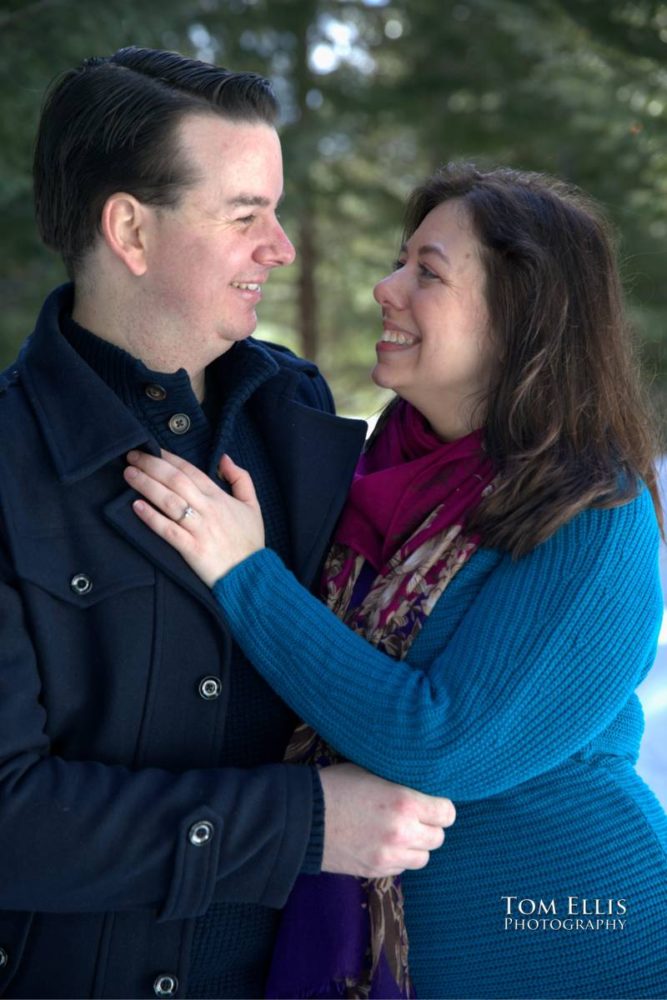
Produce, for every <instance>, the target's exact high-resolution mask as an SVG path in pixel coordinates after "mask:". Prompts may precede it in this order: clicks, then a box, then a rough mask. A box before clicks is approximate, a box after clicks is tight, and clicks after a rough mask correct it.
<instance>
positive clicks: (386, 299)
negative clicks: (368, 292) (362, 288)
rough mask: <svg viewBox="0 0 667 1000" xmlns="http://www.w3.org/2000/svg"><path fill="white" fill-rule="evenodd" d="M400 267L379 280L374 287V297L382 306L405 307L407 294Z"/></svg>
mask: <svg viewBox="0 0 667 1000" xmlns="http://www.w3.org/2000/svg"><path fill="white" fill-rule="evenodd" d="M400 273H401V272H400V269H399V270H398V271H392V272H391V274H388V275H387V277H386V278H382V279H381V280H380V281H378V283H377V285H376V286H375V288H374V289H373V298H374V299H375V301H376V302H377V303H378V305H380V306H383V307H384V306H391V307H393V308H394V309H401V308H403V306H402V303H403V301H404V298H405V295H404V291H403V285H402V282H401V280H400Z"/></svg>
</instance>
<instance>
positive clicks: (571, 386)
mask: <svg viewBox="0 0 667 1000" xmlns="http://www.w3.org/2000/svg"><path fill="white" fill-rule="evenodd" d="M454 198H456V199H459V200H460V201H461V202H462V203H463V204H464V205H465V208H466V210H467V212H468V217H469V219H470V221H471V224H472V228H473V231H474V232H475V234H476V236H477V238H478V240H479V242H480V244H481V248H482V261H483V264H484V268H485V272H486V289H485V291H486V300H487V305H488V310H489V317H490V333H491V336H492V338H493V340H494V342H495V344H496V349H497V354H498V364H497V370H496V373H495V375H494V379H493V383H492V385H491V386H490V388H489V392H488V395H487V396H486V397H485V399H484V400H482V401H480V406H481V407H483V412H484V434H485V446H486V449H487V451H488V453H489V454H490V456H491V457H492V458H493V459H494V461H495V463H496V465H497V468H498V470H499V473H500V475H499V477H498V480H497V485H496V488H495V490H494V491H493V493H492V494H491V495H490V496H488V497H487V498H486V499H485V500H484V501H483V502H482V504H481V505H480V507H479V508H478V509H477V511H476V512H475V514H474V515H473V517H472V518H471V519H470V522H469V524H468V527H469V528H470V529H475V530H478V531H480V532H481V533H482V536H483V538H484V544H485V545H489V546H492V547H496V548H501V549H505V550H507V551H510V552H511V553H512V554H513V555H514V556H515V557H519V556H521V555H524V554H525V553H527V552H529V551H530V550H531V549H533V548H534V547H535V546H536V545H539V544H540V542H543V541H544V540H545V539H547V538H549V537H550V536H551V535H553V533H554V532H555V531H556V530H557V529H558V528H559V527H560V526H561V525H562V524H564V523H565V522H566V521H569V520H570V518H572V517H574V516H575V514H577V513H579V512H580V511H582V510H584V509H585V508H587V507H615V506H619V505H621V504H623V503H626V502H627V501H628V500H630V499H631V498H632V497H633V496H635V495H636V493H637V491H638V490H639V489H640V488H641V481H643V482H644V483H646V485H647V486H648V488H649V490H650V492H651V495H652V497H653V503H654V506H655V510H656V515H657V518H658V521H659V523H660V526H661V529H662V509H661V504H660V497H659V494H658V487H657V481H656V470H655V457H656V454H657V450H658V436H657V431H656V425H655V422H654V419H653V416H652V413H651V408H650V406H649V403H648V400H647V398H646V396H645V393H644V391H643V389H642V385H641V381H640V375H639V365H638V360H637V357H636V353H635V345H634V340H633V336H632V332H631V330H630V328H629V324H628V321H627V317H626V314H625V309H624V303H623V292H622V288H621V280H620V276H619V271H618V265H617V261H616V251H615V246H614V240H613V238H612V235H611V233H610V229H609V226H608V224H607V223H606V221H605V220H604V218H603V217H602V216H601V214H600V212H599V211H598V209H597V207H595V206H594V205H593V204H592V203H591V201H590V200H589V199H588V198H586V197H585V196H584V195H583V194H582V193H581V192H580V191H579V190H577V189H576V188H573V187H571V186H568V185H566V184H564V183H563V182H561V181H558V180H555V179H553V178H551V177H547V176H544V175H541V174H534V173H525V172H519V171H516V170H510V169H496V170H490V171H488V172H481V171H479V170H477V169H476V168H475V167H474V166H472V165H469V164H450V165H449V166H447V167H445V168H443V169H442V170H440V171H438V173H436V174H434V175H433V176H432V177H431V178H429V179H428V180H427V181H425V182H424V183H423V184H421V185H420V186H419V187H418V188H417V189H416V190H415V191H414V192H413V193H412V195H411V197H410V199H409V202H408V205H407V208H406V214H405V224H404V233H403V242H405V241H407V240H408V239H409V238H410V236H411V235H412V234H413V233H414V231H415V230H416V229H417V227H418V226H419V225H420V224H421V222H422V221H423V219H424V218H425V217H426V216H427V215H428V213H429V212H430V211H431V210H432V209H434V208H436V207H437V206H438V205H440V204H442V202H445V201H449V200H451V199H454ZM391 405H392V404H390V407H391ZM381 422H382V423H384V421H381Z"/></svg>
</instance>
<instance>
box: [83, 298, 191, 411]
mask: <svg viewBox="0 0 667 1000" xmlns="http://www.w3.org/2000/svg"><path fill="white" fill-rule="evenodd" d="M72 319H73V320H74V322H75V323H78V324H79V326H82V327H83V328H84V329H85V330H89V331H90V333H94V334H95V336H96V337H99V338H100V339H101V340H106V341H107V342H108V343H110V344H114V345H115V346H116V347H121V348H122V349H123V350H124V351H127V353H128V354H130V355H132V357H133V358H138V359H139V361H142V362H143V364H145V365H146V367H147V368H149V369H150V370H151V371H153V372H156V373H157V372H164V373H169V372H175V371H178V370H179V369H180V368H185V370H186V371H187V373H188V375H189V376H190V384H191V385H192V391H193V393H194V394H195V396H196V398H197V400H198V402H200V403H201V402H202V400H203V399H204V394H205V390H206V369H205V368H203V367H197V368H195V366H194V365H192V364H191V363H188V361H185V360H180V359H179V358H173V357H167V353H166V352H163V351H161V350H160V345H159V343H154V342H151V340H150V339H149V338H148V337H143V338H136V340H135V338H134V337H133V336H132V335H131V332H130V331H131V330H132V329H133V324H132V323H131V322H130V321H121V320H120V317H119V316H118V315H116V311H115V310H113V309H112V310H105V309H102V308H99V307H98V306H97V305H96V303H95V302H94V301H92V300H91V299H89V298H86V297H85V296H79V295H77V294H76V293H75V296H74V306H73V308H72Z"/></svg>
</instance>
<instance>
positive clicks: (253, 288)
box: [232, 281, 260, 292]
mask: <svg viewBox="0 0 667 1000" xmlns="http://www.w3.org/2000/svg"><path fill="white" fill-rule="evenodd" d="M232 285H233V286H234V288H243V289H244V291H248V292H258V291H259V288H260V286H259V285H258V284H256V283H255V282H254V281H232Z"/></svg>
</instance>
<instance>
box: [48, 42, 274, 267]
mask: <svg viewBox="0 0 667 1000" xmlns="http://www.w3.org/2000/svg"><path fill="white" fill-rule="evenodd" d="M192 114H201V115H218V116H220V117H222V118H224V119H226V120H227V121H232V122H249V123H253V124H254V123H257V124H266V125H270V126H274V125H275V122H276V118H277V116H278V102H277V99H276V96H275V94H274V92H273V89H272V87H271V84H270V83H269V81H268V80H266V79H265V78H264V77H262V76H258V75H257V74H255V73H234V72H231V71H230V70H226V69H222V68H220V67H217V66H212V65H211V64H209V63H204V62H200V61H198V60H196V59H186V58H185V57H184V56H181V55H179V54H178V53H176V52H164V51H160V50H156V49H142V48H136V47H134V46H132V47H130V48H124V49H119V50H118V52H115V53H114V54H113V55H111V56H107V57H104V58H92V59H86V60H85V61H84V62H83V63H81V65H80V66H78V67H77V68H76V69H72V70H69V71H68V72H66V73H64V74H63V75H62V76H60V77H59V78H58V79H57V80H56V81H54V83H53V85H52V87H51V89H50V90H49V92H48V93H47V96H46V100H45V103H44V107H43V110H42V117H41V121H40V126H39V130H38V134H37V142H36V147H35V157H34V165H33V176H34V190H35V213H36V219H37V226H38V228H39V232H40V235H41V237H42V239H43V241H44V243H46V245H47V246H49V247H51V248H52V249H54V250H57V251H58V252H59V253H60V254H61V256H62V258H63V260H64V262H65V266H66V267H67V271H68V273H69V275H70V277H74V275H75V274H76V272H77V270H78V269H79V267H80V265H81V263H82V261H83V259H84V257H85V256H86V253H87V252H88V251H89V250H90V248H91V247H92V246H93V244H94V242H95V239H96V237H97V234H98V232H99V224H100V218H101V213H102V209H103V207H104V203H105V202H106V200H107V198H109V196H110V195H112V194H114V193H115V192H117V191H125V192H127V193H128V194H132V195H134V197H135V198H137V199H138V200H139V201H142V202H145V203H147V204H152V205H164V206H173V205H176V204H177V203H178V201H179V199H180V197H181V194H182V192H183V191H184V190H185V189H186V188H187V187H188V186H190V185H191V184H193V183H194V182H195V180H196V177H195V176H194V174H193V170H192V166H191V165H190V163H189V162H188V158H187V152H186V151H184V150H182V149H181V148H180V147H179V144H178V141H177V133H178V126H179V125H180V123H181V122H182V120H183V118H184V117H185V116H186V115H192Z"/></svg>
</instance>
